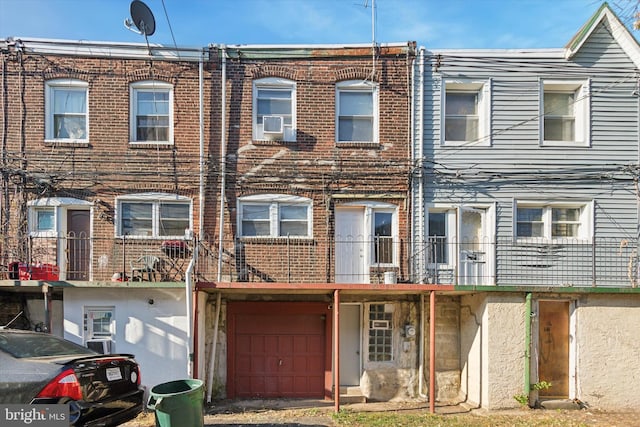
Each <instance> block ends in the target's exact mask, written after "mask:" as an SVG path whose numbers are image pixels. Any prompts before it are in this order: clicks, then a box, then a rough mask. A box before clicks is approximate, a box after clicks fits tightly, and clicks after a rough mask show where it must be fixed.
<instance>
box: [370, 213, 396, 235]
mask: <svg viewBox="0 0 640 427" xmlns="http://www.w3.org/2000/svg"><path fill="white" fill-rule="evenodd" d="M392 218H393V214H392V213H390V212H375V213H374V222H375V224H374V233H375V235H376V236H385V237H391V220H392Z"/></svg>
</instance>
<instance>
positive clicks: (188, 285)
mask: <svg viewBox="0 0 640 427" xmlns="http://www.w3.org/2000/svg"><path fill="white" fill-rule="evenodd" d="M204 55H205V52H204V49H203V50H202V53H201V55H200V60H199V61H198V104H199V106H198V129H199V133H200V135H199V144H198V145H199V159H198V163H199V170H198V180H199V189H198V193H199V194H198V205H199V209H198V236H199V237H202V236H203V235H204ZM193 242H194V243H196V244H194V245H193V246H194V250H193V256H192V257H191V261H190V262H189V265H188V266H187V270H186V279H185V292H186V296H185V297H186V302H185V303H186V310H187V317H188V323H189V325H188V330H187V374H188V375H189V377H190V378H193V377H194V373H195V371H197V370H194V363H195V357H194V348H195V347H197V337H196V335H195V333H193V331H194V329H195V327H194V323H195V319H194V317H195V314H194V310H193V305H192V303H193V270H194V269H195V266H196V263H197V260H198V244H197V240H193Z"/></svg>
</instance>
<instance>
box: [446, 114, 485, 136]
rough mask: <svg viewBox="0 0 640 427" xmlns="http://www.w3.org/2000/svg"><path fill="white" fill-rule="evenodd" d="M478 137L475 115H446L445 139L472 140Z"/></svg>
mask: <svg viewBox="0 0 640 427" xmlns="http://www.w3.org/2000/svg"><path fill="white" fill-rule="evenodd" d="M476 139H478V118H477V117H455V118H454V117H447V118H446V120H445V141H474V140H476Z"/></svg>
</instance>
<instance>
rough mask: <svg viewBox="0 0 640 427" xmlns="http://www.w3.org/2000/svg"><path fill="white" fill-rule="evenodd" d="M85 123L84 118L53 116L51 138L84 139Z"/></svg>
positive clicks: (85, 134) (85, 132)
mask: <svg viewBox="0 0 640 427" xmlns="http://www.w3.org/2000/svg"><path fill="white" fill-rule="evenodd" d="M86 123H87V121H86V118H85V117H84V116H69V115H66V116H65V115H54V116H53V137H54V138H72V139H85V138H86V137H87V129H86Z"/></svg>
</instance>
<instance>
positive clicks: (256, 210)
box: [242, 204, 269, 220]
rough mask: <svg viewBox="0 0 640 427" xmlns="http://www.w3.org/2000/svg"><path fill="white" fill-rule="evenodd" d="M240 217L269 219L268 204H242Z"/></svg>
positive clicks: (245, 218)
mask: <svg viewBox="0 0 640 427" xmlns="http://www.w3.org/2000/svg"><path fill="white" fill-rule="evenodd" d="M242 219H243V220H256V219H269V205H268V204H265V205H242Z"/></svg>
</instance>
